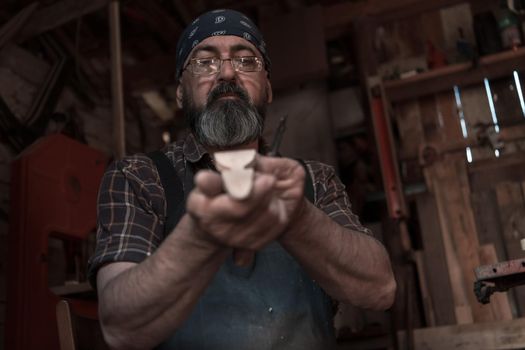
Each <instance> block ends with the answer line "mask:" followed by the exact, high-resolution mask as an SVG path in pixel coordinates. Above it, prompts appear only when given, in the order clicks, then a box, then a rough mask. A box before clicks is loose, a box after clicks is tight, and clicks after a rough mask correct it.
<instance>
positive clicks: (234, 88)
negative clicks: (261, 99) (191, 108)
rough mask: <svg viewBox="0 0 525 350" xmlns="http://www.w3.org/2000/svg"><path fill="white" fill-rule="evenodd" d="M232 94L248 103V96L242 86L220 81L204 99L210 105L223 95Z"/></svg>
mask: <svg viewBox="0 0 525 350" xmlns="http://www.w3.org/2000/svg"><path fill="white" fill-rule="evenodd" d="M232 94H233V95H235V96H237V97H238V98H239V99H240V100H242V101H244V102H246V103H250V97H249V96H248V93H247V92H246V91H244V89H243V88H241V87H240V86H239V85H237V84H235V83H232V82H222V83H220V84H219V85H217V86H216V87H215V88H214V89H213V90H212V91H211V92H210V94H209V95H208V99H207V101H206V105H208V106H209V105H211V104H212V103H214V102H215V101H217V100H218V99H219V98H221V97H222V96H223V95H232Z"/></svg>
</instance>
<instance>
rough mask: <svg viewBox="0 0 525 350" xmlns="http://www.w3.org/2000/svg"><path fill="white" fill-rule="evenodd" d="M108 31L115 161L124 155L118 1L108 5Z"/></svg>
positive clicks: (124, 137) (113, 0)
mask: <svg viewBox="0 0 525 350" xmlns="http://www.w3.org/2000/svg"><path fill="white" fill-rule="evenodd" d="M109 29H110V45H111V95H112V107H113V136H114V140H115V149H114V152H115V158H116V159H122V158H123V157H124V156H125V155H126V130H125V125H124V89H123V84H122V52H121V43H120V3H119V1H118V0H112V1H111V3H110V4H109Z"/></svg>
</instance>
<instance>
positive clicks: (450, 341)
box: [414, 318, 525, 350]
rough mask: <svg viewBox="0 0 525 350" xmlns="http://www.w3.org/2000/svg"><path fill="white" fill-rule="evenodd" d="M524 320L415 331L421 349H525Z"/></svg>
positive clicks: (416, 345)
mask: <svg viewBox="0 0 525 350" xmlns="http://www.w3.org/2000/svg"><path fill="white" fill-rule="evenodd" d="M523 329H525V319H523V318H518V319H514V320H510V321H498V322H484V323H476V324H468V325H454V326H444V327H435V328H422V329H416V330H415V331H414V348H415V349H419V350H445V349H447V350H451V349H461V350H504V349H505V350H508V349H522V348H525V332H524V331H523Z"/></svg>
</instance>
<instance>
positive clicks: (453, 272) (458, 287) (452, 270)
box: [426, 164, 473, 324]
mask: <svg viewBox="0 0 525 350" xmlns="http://www.w3.org/2000/svg"><path fill="white" fill-rule="evenodd" d="M426 178H427V183H430V184H431V188H432V192H433V194H434V196H435V198H436V206H437V212H438V217H439V222H440V225H441V233H442V237H443V247H444V250H445V258H446V262H447V266H448V271H449V274H448V275H449V278H450V285H451V290H452V296H453V299H454V313H455V318H456V321H457V323H458V324H466V323H472V322H473V316H472V310H471V308H470V305H469V300H468V297H467V292H466V290H465V287H464V285H463V280H464V277H463V271H462V269H461V268H460V261H459V258H458V254H457V252H456V250H455V249H454V245H453V241H452V233H451V227H450V225H449V219H448V216H447V213H446V206H447V205H448V203H447V201H446V198H445V196H444V192H443V190H442V185H441V181H439V176H438V169H437V164H436V165H434V166H432V167H431V168H428V169H427V170H426Z"/></svg>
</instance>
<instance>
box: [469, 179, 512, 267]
mask: <svg viewBox="0 0 525 350" xmlns="http://www.w3.org/2000/svg"><path fill="white" fill-rule="evenodd" d="M470 202H471V204H472V211H473V213H474V218H475V220H476V226H477V227H478V239H479V243H480V245H481V246H483V245H487V244H492V245H493V246H494V249H495V251H496V255H497V256H498V257H499V258H500V260H507V259H508V258H507V254H506V252H505V245H504V243H503V231H502V227H501V223H500V221H499V207H498V201H497V199H496V192H495V191H494V189H493V188H490V187H488V188H485V189H479V190H477V191H475V192H473V193H472V194H471V195H470Z"/></svg>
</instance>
